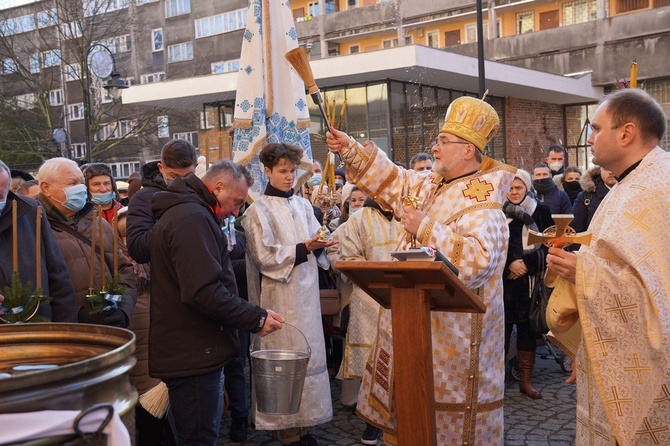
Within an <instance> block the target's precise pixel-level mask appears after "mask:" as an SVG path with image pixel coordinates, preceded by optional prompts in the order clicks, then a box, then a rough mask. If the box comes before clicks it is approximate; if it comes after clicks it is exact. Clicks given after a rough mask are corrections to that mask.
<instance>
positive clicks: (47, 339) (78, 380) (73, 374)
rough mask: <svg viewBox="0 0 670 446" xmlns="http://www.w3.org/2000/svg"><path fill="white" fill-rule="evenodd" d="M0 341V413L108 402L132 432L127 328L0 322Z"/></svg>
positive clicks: (131, 342) (131, 340)
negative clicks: (0, 323) (9, 323)
mask: <svg viewBox="0 0 670 446" xmlns="http://www.w3.org/2000/svg"><path fill="white" fill-rule="evenodd" d="M0 345H1V346H2V348H0V413H20V412H35V411H40V410H85V409H88V408H90V407H91V406H94V405H96V404H110V405H112V406H113V407H114V410H115V411H116V412H117V413H118V414H119V415H120V416H121V419H122V421H123V422H124V424H126V427H127V428H128V430H129V432H131V437H133V436H134V435H132V434H133V433H134V427H135V426H134V425H135V417H134V414H135V412H134V410H133V408H134V407H135V403H136V402H137V391H136V390H135V388H134V387H133V386H132V385H131V384H130V380H129V379H128V373H129V372H130V370H131V369H132V368H133V366H134V365H135V356H134V355H133V353H134V352H135V335H134V333H133V332H132V331H129V330H125V329H122V328H116V327H108V326H104V325H89V324H66V323H35V324H11V325H0ZM50 440H52V441H53V438H52V439H50ZM45 441H48V440H45ZM30 444H42V443H40V442H39V440H38V441H37V442H36V443H30ZM44 444H51V443H48V442H47V443H44Z"/></svg>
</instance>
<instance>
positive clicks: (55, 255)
mask: <svg viewBox="0 0 670 446" xmlns="http://www.w3.org/2000/svg"><path fill="white" fill-rule="evenodd" d="M10 180H11V179H10V171H9V168H8V167H7V165H6V164H5V163H3V162H2V161H0V289H4V287H5V286H8V285H11V278H12V266H13V265H12V249H13V247H12V230H13V227H12V224H13V223H12V203H13V202H16V212H17V246H18V249H19V258H18V261H19V264H18V268H19V273H20V274H21V281H22V282H23V283H24V284H25V283H26V282H28V281H30V282H31V283H33V284H34V283H35V280H36V268H35V261H36V257H35V232H36V223H37V219H36V216H37V215H36V213H37V209H38V206H39V205H38V203H37V202H36V201H35V200H32V199H30V198H26V197H23V196H19V195H16V194H14V192H12V191H11V190H10ZM40 236H41V242H40V245H41V257H40V262H41V265H40V268H41V269H42V272H43V274H42V281H41V283H40V284H39V287H40V288H41V289H42V294H44V295H45V296H50V297H51V298H52V300H51V302H42V303H41V304H40V308H39V310H38V311H37V314H38V315H39V316H43V317H46V318H47V319H49V320H50V321H52V322H77V308H76V307H75V305H74V288H73V287H72V283H71V282H70V281H69V280H67V279H65V280H64V279H63V276H65V277H67V274H68V273H67V266H66V265H65V261H64V260H63V255H62V254H61V252H60V249H59V248H58V245H57V244H56V240H54V237H53V235H52V234H51V230H50V228H49V223H48V221H47V220H46V218H42V220H41V232H40ZM2 304H3V303H2V301H1V300H0V305H2ZM4 305H5V306H11V305H10V303H9V301H6V302H5V303H4ZM6 311H12V312H14V311H17V312H20V311H21V309H20V308H16V307H15V308H13V309H8V310H6Z"/></svg>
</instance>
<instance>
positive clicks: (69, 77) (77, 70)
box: [65, 63, 81, 82]
mask: <svg viewBox="0 0 670 446" xmlns="http://www.w3.org/2000/svg"><path fill="white" fill-rule="evenodd" d="M80 78H81V65H80V64H78V63H75V64H72V65H66V66H65V82H70V81H76V80H78V79H80Z"/></svg>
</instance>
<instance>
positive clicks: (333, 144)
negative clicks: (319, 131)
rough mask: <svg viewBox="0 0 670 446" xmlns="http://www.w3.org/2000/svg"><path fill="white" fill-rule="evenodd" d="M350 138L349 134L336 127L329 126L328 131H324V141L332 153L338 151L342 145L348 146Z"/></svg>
mask: <svg viewBox="0 0 670 446" xmlns="http://www.w3.org/2000/svg"><path fill="white" fill-rule="evenodd" d="M350 140H351V138H349V135H347V134H346V133H344V132H340V131H339V130H337V129H334V128H331V130H330V131H329V132H326V143H327V144H328V149H329V150H330V151H331V152H333V153H340V151H341V150H342V149H343V148H344V147H349V142H350Z"/></svg>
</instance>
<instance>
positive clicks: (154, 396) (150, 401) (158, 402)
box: [140, 381, 170, 418]
mask: <svg viewBox="0 0 670 446" xmlns="http://www.w3.org/2000/svg"><path fill="white" fill-rule="evenodd" d="M140 405H141V406H142V407H144V410H146V411H147V412H149V413H150V414H151V415H153V416H154V417H156V418H163V417H165V414H166V413H167V410H168V408H169V407H170V398H169V396H168V388H167V386H166V385H165V383H164V382H163V381H161V382H160V383H159V384H158V385H157V386H156V387H154V388H153V389H151V390H148V391H146V392H145V393H143V394H142V395H140Z"/></svg>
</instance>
